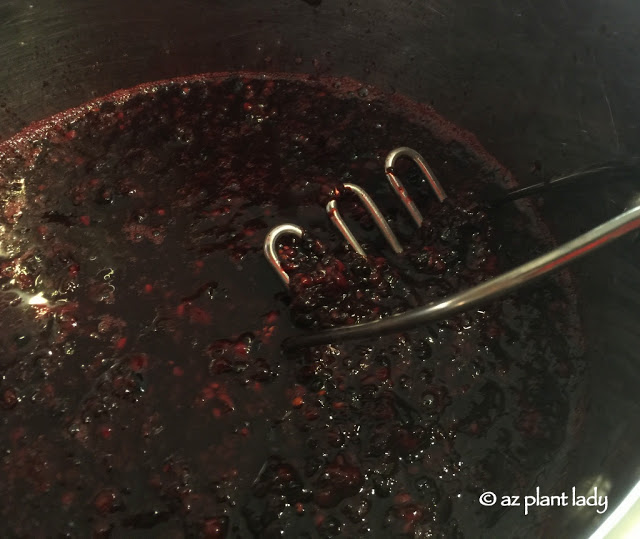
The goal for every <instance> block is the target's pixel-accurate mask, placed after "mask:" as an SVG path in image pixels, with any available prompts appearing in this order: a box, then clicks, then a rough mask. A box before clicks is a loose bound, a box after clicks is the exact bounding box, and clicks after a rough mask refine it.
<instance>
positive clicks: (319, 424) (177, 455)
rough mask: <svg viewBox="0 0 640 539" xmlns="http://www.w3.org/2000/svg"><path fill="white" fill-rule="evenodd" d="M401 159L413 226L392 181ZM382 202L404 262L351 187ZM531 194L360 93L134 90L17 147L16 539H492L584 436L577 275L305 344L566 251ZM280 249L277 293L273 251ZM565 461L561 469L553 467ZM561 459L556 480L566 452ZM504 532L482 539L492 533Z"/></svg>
mask: <svg viewBox="0 0 640 539" xmlns="http://www.w3.org/2000/svg"><path fill="white" fill-rule="evenodd" d="M397 146H410V147H412V148H414V149H416V150H417V151H419V152H420V153H421V154H422V155H423V156H424V157H425V159H426V160H427V162H428V163H429V165H430V166H431V168H432V169H433V170H434V171H435V173H436V174H437V176H438V178H439V179H440V181H441V183H442V184H443V186H444V188H445V189H446V190H447V193H448V195H449V198H448V199H447V200H446V201H445V202H444V203H442V204H441V203H439V202H438V201H437V200H436V199H435V197H434V196H433V195H432V194H431V193H430V191H429V189H428V187H427V185H426V183H425V182H424V181H423V179H422V178H421V177H420V175H419V172H418V171H417V169H415V167H414V166H413V165H412V164H411V163H410V162H408V161H405V160H400V161H399V162H398V174H399V175H400V177H401V178H403V181H404V183H405V186H406V187H407V189H408V190H409V191H410V192H411V194H412V196H413V197H414V199H415V201H416V203H417V204H418V206H419V207H420V209H421V210H422V213H423V214H424V215H425V223H424V225H423V227H422V228H421V229H419V230H418V229H416V228H415V227H414V225H413V224H412V222H411V220H410V218H409V216H408V215H406V214H405V211H404V209H403V208H402V206H401V205H400V204H399V202H398V201H397V200H396V199H395V198H394V197H393V196H392V195H391V194H390V191H389V189H388V186H387V184H386V180H385V177H384V158H385V156H386V154H387V153H388V152H389V151H390V150H392V149H393V148H395V147H397ZM347 181H348V182H353V183H357V184H359V185H361V186H363V187H364V188H365V189H366V190H367V191H368V192H369V193H370V194H371V195H372V196H373V198H374V199H375V200H376V201H377V202H378V203H379V205H380V207H381V209H382V211H383V213H384V214H385V215H386V216H387V217H388V219H389V222H390V224H391V226H392V227H393V228H394V230H396V231H397V233H398V236H399V238H400V241H401V243H402V244H403V245H404V246H405V247H406V250H405V252H404V253H403V254H402V255H395V254H394V253H393V252H392V251H391V250H390V249H389V248H388V247H387V246H386V245H385V243H384V240H383V239H382V238H380V237H379V234H378V232H377V230H376V228H375V227H374V225H373V223H372V222H371V220H370V219H369V217H368V215H367V214H366V213H365V212H364V211H363V210H362V208H361V207H360V206H359V205H358V203H357V201H356V200H354V199H352V198H350V197H349V196H341V197H340V199H339V206H340V209H341V211H342V212H343V214H345V215H346V216H347V218H348V219H349V222H350V224H351V226H353V229H354V231H355V232H356V233H357V235H358V237H359V239H360V240H361V241H362V243H363V245H364V246H365V249H366V250H367V253H368V254H369V257H368V258H367V259H364V258H361V257H358V256H357V255H355V254H354V253H353V252H351V251H350V250H349V249H348V248H346V246H345V242H344V240H343V239H342V238H341V237H340V236H339V234H337V232H336V231H335V229H333V227H332V225H331V223H330V221H329V218H328V216H327V214H326V212H325V209H324V206H325V205H326V203H327V201H328V200H330V199H331V198H332V197H334V196H335V195H336V194H337V193H339V192H340V185H341V183H343V182H347ZM510 182H512V180H511V179H510V178H509V176H508V173H507V172H506V171H505V170H504V169H503V168H502V167H501V166H500V165H499V164H498V163H497V162H496V161H495V160H494V159H493V158H491V157H490V156H488V155H487V154H486V153H485V152H484V151H483V150H482V148H481V147H480V145H479V144H478V143H477V142H476V141H475V139H473V137H471V136H469V135H467V134H465V133H463V132H461V131H460V130H458V129H456V128H455V127H453V126H451V125H450V124H447V123H446V122H445V121H443V120H442V119H441V118H439V117H438V116H437V115H435V114H434V113H433V112H432V111H431V110H430V109H428V108H427V107H423V106H421V105H418V104H415V103H413V102H411V101H409V100H407V99H404V98H402V97H398V96H393V95H391V96H389V95H385V94H383V93H380V92H378V91H376V90H375V89H373V88H368V87H363V86H361V85H360V84H358V83H356V82H354V81H351V80H346V79H331V80H329V79H320V80H318V79H309V78H304V77H292V76H284V75H282V76H277V75H269V76H267V75H259V74H219V75H210V76H200V77H193V78H190V79H181V80H174V81H164V82H160V83H154V84H149V85H144V86H140V87H137V88H134V89H132V90H128V91H123V92H118V93H116V94H113V95H110V96H107V97H105V98H102V99H99V100H96V101H94V102H91V103H88V104H86V105H84V106H82V107H80V108H78V109H74V110H71V111H68V112H65V113H62V114H60V115H58V116H55V117H53V118H51V119H49V120H46V121H44V122H41V123H38V124H35V125H33V126H31V127H30V128H29V129H27V130H25V131H23V132H22V133H19V134H18V135H16V136H15V137H13V138H12V139H10V140H8V141H6V142H5V143H3V144H2V145H1V146H0V374H1V378H0V447H1V449H2V452H1V456H0V496H1V498H2V500H3V503H2V506H1V507H0V515H1V518H0V533H1V535H2V536H3V537H50V536H61V537H62V536H64V537H88V536H94V537H175V538H181V537H209V538H223V537H229V538H231V537H233V538H235V537H260V538H269V537H283V536H284V537H295V538H302V537H334V536H344V537H359V536H364V535H367V536H369V537H385V538H386V537H415V538H420V537H476V536H477V533H478V530H482V529H486V530H491V529H493V527H494V526H496V525H497V523H499V522H500V519H501V518H502V513H501V512H500V511H499V508H494V509H491V508H486V507H482V506H480V505H479V504H478V496H479V495H480V494H481V493H482V492H483V491H484V490H491V491H494V492H497V493H504V494H512V495H516V494H519V493H525V492H526V491H527V489H528V488H529V487H530V485H532V484H534V483H535V481H536V478H537V477H538V475H539V474H540V472H541V471H543V470H545V469H546V468H547V467H549V466H551V465H557V459H558V455H559V454H560V453H561V452H562V449H563V448H565V447H567V444H568V443H569V442H570V438H571V437H572V436H573V435H574V434H575V431H576V429H577V426H576V425H577V424H579V415H580V409H579V406H578V404H577V403H576V398H575V395H576V394H577V389H578V388H579V387H580V384H581V381H582V374H583V365H582V341H581V336H580V326H579V323H578V318H577V315H576V306H575V300H574V298H573V295H572V293H571V286H570V284H571V283H570V281H569V280H568V277H567V275H566V274H559V275H556V276H555V277H553V278H550V279H548V280H546V281H544V282H543V283H542V284H539V285H536V286H535V287H531V288H529V289H527V290H525V291H523V292H520V293H517V294H514V295H511V296H509V297H507V298H505V299H503V300H499V301H494V302H492V303H491V304H489V305H487V306H486V307H484V308H482V309H480V310H474V311H471V312H467V313H463V314H460V315H458V316H456V317H454V318H452V319H450V320H444V321H441V322H436V323H433V324H429V325H428V326H425V327H423V328H420V329H416V330H414V331H410V332H405V333H403V334H398V335H392V336H385V337H382V338H378V339H374V340H370V341H366V342H362V341H354V342H347V343H333V344H330V345H324V346H316V347H312V348H307V349H302V350H296V351H291V352H284V351H283V350H282V348H281V346H280V343H281V341H282V339H283V338H284V337H286V336H288V335H291V334H293V333H295V332H297V331H300V330H301V329H307V330H309V329H310V330H313V329H322V328H326V327H332V326H335V325H341V324H354V323H358V322H362V321H365V320H370V319H373V318H376V317H380V316H384V315H388V314H391V313H394V312H399V311H402V310H404V309H407V308H410V307H412V306H415V305H419V304H423V303H425V302H428V301H431V300H434V299H436V298H440V297H444V296H445V295H446V294H449V293H452V292H455V291H457V290H460V289H462V288H466V287H468V286H472V285H473V284H476V283H479V282H481V281H482V280H484V279H488V278H490V277H492V276H494V275H497V274H499V273H500V272H501V271H504V269H508V268H511V267H513V266H514V265H515V264H517V263H522V262H524V261H526V260H528V259H530V258H532V257H533V256H535V255H536V254H541V253H542V252H544V251H545V250H546V249H548V248H549V247H550V245H551V243H550V240H549V238H548V235H547V234H546V233H545V229H544V226H543V225H542V223H540V222H539V221H538V220H536V218H535V214H534V213H533V212H532V211H530V208H528V207H527V206H526V205H524V204H520V205H519V206H515V205H512V206H510V207H509V208H507V209H505V210H504V211H501V212H499V213H498V212H496V211H494V210H492V209H491V208H488V207H485V205H484V204H483V202H482V201H483V196H484V195H483V194H484V192H485V190H486V189H487V188H491V187H495V186H496V185H498V186H505V185H508V184H510ZM284 222H293V223H296V224H299V225H301V226H303V227H304V228H305V230H306V232H307V234H306V236H305V237H304V238H302V239H301V240H295V239H293V238H292V239H288V238H283V244H282V245H281V247H280V254H281V259H282V261H283V264H284V267H285V268H286V270H287V272H288V273H289V275H290V276H291V286H290V289H289V290H285V289H284V288H283V286H282V283H281V282H280V281H279V279H278V278H277V276H276V275H275V273H274V272H273V270H272V269H271V267H270V266H269V265H268V263H267V262H266V260H265V259H264V257H263V254H262V243H263V241H264V237H265V235H266V233H267V232H268V230H269V229H270V228H271V227H273V226H275V225H277V224H281V223H284ZM554 459H555V460H554ZM554 463H555V464H554ZM488 533H491V532H490V531H489V532H488Z"/></svg>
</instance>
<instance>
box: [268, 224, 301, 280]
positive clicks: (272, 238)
mask: <svg viewBox="0 0 640 539" xmlns="http://www.w3.org/2000/svg"><path fill="white" fill-rule="evenodd" d="M303 234H304V230H303V229H302V228H301V227H299V226H298V225H294V224H292V223H285V224H283V225H278V226H277V227H275V228H272V229H271V230H270V231H269V233H268V234H267V237H266V238H265V240H264V255H265V256H266V257H267V260H268V261H269V264H271V266H272V267H273V269H275V270H276V273H277V274H278V276H279V277H280V279H282V282H283V283H284V285H285V286H287V287H288V286H289V275H288V274H287V272H286V271H284V269H282V264H281V263H280V259H279V258H278V240H279V239H280V237H282V236H284V235H293V236H297V237H298V238H301V237H302V235H303Z"/></svg>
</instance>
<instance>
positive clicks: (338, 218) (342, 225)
mask: <svg viewBox="0 0 640 539" xmlns="http://www.w3.org/2000/svg"><path fill="white" fill-rule="evenodd" d="M402 156H405V157H408V158H410V159H411V160H413V162H414V163H415V164H416V165H418V168H420V170H421V171H422V173H423V174H424V176H425V178H426V179H427V181H428V183H429V186H430V187H431V189H432V190H433V192H434V193H435V195H436V197H438V200H439V201H440V202H442V201H443V200H444V199H445V198H446V197H447V195H446V193H445V192H444V189H443V188H442V186H441V185H440V182H438V180H437V178H436V176H435V174H434V173H433V171H432V170H431V169H430V168H429V165H427V163H426V161H425V160H424V158H423V157H422V156H421V155H420V154H419V153H418V152H416V151H415V150H412V149H411V148H407V147H401V148H396V149H395V150H393V151H391V152H390V153H389V155H387V158H386V160H385V173H386V176H387V180H388V181H389V184H390V185H391V188H392V189H393V191H394V193H395V194H396V195H397V196H398V198H399V199H400V201H401V202H402V204H403V205H404V207H405V208H406V209H407V211H408V212H409V214H410V215H411V217H412V218H413V220H414V222H415V223H416V224H417V225H418V226H419V227H420V226H422V222H423V217H422V214H421V213H420V210H418V208H417V207H416V205H415V203H414V202H413V199H412V198H411V197H410V196H409V194H408V193H407V190H406V189H405V187H404V185H403V184H402V182H401V181H400V179H399V178H398V177H397V176H396V173H395V170H394V164H395V162H396V160H397V159H398V158H399V157H402ZM342 190H344V191H348V192H351V193H354V194H355V195H356V196H357V197H358V199H359V200H360V202H361V203H362V205H363V206H364V207H365V209H366V210H367V212H368V213H369V215H371V218H372V219H373V221H374V223H375V224H376V226H377V227H378V229H379V230H380V232H381V233H382V235H383V236H384V238H385V239H386V240H387V243H388V244H389V246H390V247H391V248H392V249H393V251H394V252H395V253H397V254H400V253H402V251H403V249H402V246H401V245H400V242H399V241H398V238H397V237H396V235H395V234H394V233H393V230H391V227H390V226H389V223H388V222H387V220H386V219H385V218H384V215H383V214H382V212H381V211H380V208H378V206H377V204H376V203H375V202H374V200H373V199H372V198H371V196H370V195H369V193H367V192H366V191H365V190H364V189H362V187H358V186H357V185H354V184H352V183H345V184H342ZM326 210H327V213H328V214H329V219H331V222H332V223H333V224H334V225H335V227H336V228H337V229H338V231H339V232H340V234H342V236H343V237H344V239H345V240H346V242H347V243H348V244H349V245H350V246H351V248H352V249H353V250H354V251H355V252H356V253H358V254H359V255H360V256H363V257H366V256H367V255H366V253H365V251H364V249H363V248H362V245H361V244H360V242H359V241H358V240H357V239H356V237H355V235H354V234H353V232H351V229H350V228H349V227H348V226H347V223H346V222H345V220H344V218H343V217H342V215H341V214H340V211H339V210H338V206H337V201H336V200H335V199H333V200H331V201H329V203H328V204H327V207H326ZM303 234H304V230H303V229H302V228H301V227H299V226H298V225H295V224H292V223H286V224H283V225H279V226H277V227H275V228H273V229H272V230H271V231H270V232H269V233H268V234H267V237H266V238H265V242H264V253H265V256H266V258H267V260H268V261H269V263H270V264H271V266H272V267H273V268H274V269H275V271H276V273H277V274H278V275H279V276H280V279H281V280H282V282H283V283H284V284H285V286H289V275H287V272H286V271H285V270H284V269H283V267H282V264H281V262H280V259H279V257H278V240H279V239H280V238H281V237H282V236H284V235H294V236H297V237H302V235H303Z"/></svg>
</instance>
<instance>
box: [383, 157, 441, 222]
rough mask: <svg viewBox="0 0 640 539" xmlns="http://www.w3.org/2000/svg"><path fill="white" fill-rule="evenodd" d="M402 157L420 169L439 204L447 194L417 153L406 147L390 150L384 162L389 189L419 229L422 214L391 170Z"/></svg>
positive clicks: (422, 219)
mask: <svg viewBox="0 0 640 539" xmlns="http://www.w3.org/2000/svg"><path fill="white" fill-rule="evenodd" d="M402 156H404V157H408V158H409V159H411V160H412V161H413V162H414V163H415V164H416V165H418V167H419V168H420V170H421V171H422V173H423V174H424V176H425V177H426V178H427V181H428V182H429V186H430V187H431V189H432V190H433V192H434V193H435V195H436V196H437V197H438V200H439V201H440V202H443V201H444V199H445V198H447V194H446V193H445V191H444V189H443V188H442V186H441V185H440V182H439V181H438V179H437V178H436V175H435V174H434V173H433V171H432V170H431V169H430V168H429V165H427V162H426V161H425V160H424V158H423V157H422V156H421V155H420V154H419V153H418V152H416V151H415V150H412V149H411V148H407V147H406V146H403V147H401V148H396V149H395V150H392V151H391V152H389V155H387V159H386V160H385V163H384V168H385V173H386V174H387V179H388V180H389V183H390V184H391V188H392V189H393V190H394V191H395V193H396V195H398V197H399V198H400V201H401V202H402V204H403V205H404V207H405V208H407V211H408V212H409V214H411V217H412V218H413V220H414V221H415V223H416V224H417V225H418V226H419V227H420V226H422V223H423V221H424V218H423V217H422V213H420V210H419V209H418V208H417V206H416V205H415V203H414V202H413V200H412V199H411V197H410V196H409V194H408V193H407V190H406V189H405V187H404V185H402V182H401V181H400V179H399V178H398V177H397V176H396V174H395V171H394V169H393V165H394V164H395V162H396V160H397V159H398V157H402Z"/></svg>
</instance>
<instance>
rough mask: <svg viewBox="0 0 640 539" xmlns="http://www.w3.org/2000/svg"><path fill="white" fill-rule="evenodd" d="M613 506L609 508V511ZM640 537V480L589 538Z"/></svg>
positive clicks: (628, 538) (617, 538)
mask: <svg viewBox="0 0 640 539" xmlns="http://www.w3.org/2000/svg"><path fill="white" fill-rule="evenodd" d="M610 510H611V508H610V509H609V511H610ZM635 537H640V481H638V483H637V484H636V486H635V487H633V489H631V492H629V494H627V496H626V497H625V499H624V500H622V502H621V503H620V505H618V507H616V508H615V510H614V511H613V512H610V513H609V515H608V516H607V519H606V520H605V521H604V522H603V523H602V524H601V525H600V527H599V528H598V529H597V530H596V531H595V532H594V533H593V534H592V535H591V537H590V538H589V539H605V538H608V539H631V538H635Z"/></svg>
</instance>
